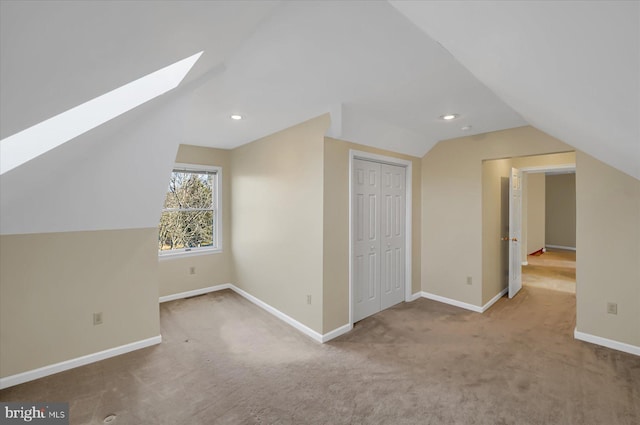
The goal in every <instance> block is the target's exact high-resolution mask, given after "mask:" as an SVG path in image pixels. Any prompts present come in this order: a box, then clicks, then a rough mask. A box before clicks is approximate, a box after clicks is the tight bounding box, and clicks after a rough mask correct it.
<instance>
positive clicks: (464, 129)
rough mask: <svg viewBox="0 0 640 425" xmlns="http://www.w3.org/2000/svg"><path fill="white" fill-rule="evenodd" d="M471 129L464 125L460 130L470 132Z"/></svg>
mask: <svg viewBox="0 0 640 425" xmlns="http://www.w3.org/2000/svg"><path fill="white" fill-rule="evenodd" d="M471 128H472V127H471V126H470V125H465V126H464V127H462V129H461V130H462V131H469V130H471Z"/></svg>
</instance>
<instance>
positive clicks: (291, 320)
mask: <svg viewBox="0 0 640 425" xmlns="http://www.w3.org/2000/svg"><path fill="white" fill-rule="evenodd" d="M231 289H232V290H233V291H234V292H236V293H237V294H238V295H241V296H243V297H244V298H246V299H247V300H249V301H251V302H252V303H254V304H255V305H257V306H258V307H260V308H262V309H263V310H266V311H267V312H269V313H271V314H273V315H274V316H276V317H277V318H278V319H280V320H282V321H283V322H285V323H287V324H289V325H291V326H293V327H294V328H296V329H297V330H299V331H300V332H302V333H303V334H305V335H308V336H310V337H311V338H313V339H315V340H316V341H318V342H323V341H322V334H320V333H319V332H316V331H314V330H313V329H311V328H310V327H308V326H307V325H304V324H302V323H300V322H298V321H297V320H296V319H294V318H293V317H291V316H288V315H286V314H284V313H283V312H281V311H280V310H278V309H277V308H274V307H272V306H270V305H269V304H267V303H265V302H264V301H262V300H261V299H259V298H256V297H254V296H253V295H251V294H250V293H248V292H246V291H244V290H242V289H240V288H238V287H237V286H235V285H231Z"/></svg>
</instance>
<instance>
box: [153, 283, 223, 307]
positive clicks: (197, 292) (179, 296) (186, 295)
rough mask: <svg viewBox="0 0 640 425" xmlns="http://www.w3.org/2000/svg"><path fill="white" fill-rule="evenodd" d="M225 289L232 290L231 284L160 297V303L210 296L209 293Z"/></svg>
mask: <svg viewBox="0 0 640 425" xmlns="http://www.w3.org/2000/svg"><path fill="white" fill-rule="evenodd" d="M223 289H231V284H230V283H224V284H222V285H215V286H208V287H206V288H200V289H194V290H192V291H186V292H180V293H178V294H172V295H165V296H164V297H160V299H159V301H160V302H161V303H165V302H167V301H174V300H179V299H182V298H189V297H195V296H198V295H202V294H208V293H209V292H215V291H221V290H223Z"/></svg>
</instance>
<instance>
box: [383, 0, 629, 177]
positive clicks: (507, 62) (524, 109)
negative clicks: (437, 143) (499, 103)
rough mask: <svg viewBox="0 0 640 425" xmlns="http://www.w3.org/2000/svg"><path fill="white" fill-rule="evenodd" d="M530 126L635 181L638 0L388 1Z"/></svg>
mask: <svg viewBox="0 0 640 425" xmlns="http://www.w3.org/2000/svg"><path fill="white" fill-rule="evenodd" d="M391 3H392V4H393V5H394V6H395V7H396V8H397V9H398V10H400V11H401V12H402V13H403V14H404V15H405V16H406V17H408V18H409V19H410V20H411V21H413V22H414V23H415V24H416V25H417V26H418V27H419V28H421V29H422V30H424V32H425V33H426V34H429V36H431V37H433V38H434V39H435V40H438V42H440V43H441V44H442V45H443V46H444V47H445V48H446V49H447V50H448V51H450V52H451V53H452V54H453V55H454V56H455V57H456V59H458V60H459V61H460V63H462V64H463V65H464V66H465V67H466V68H467V69H468V70H470V71H471V72H472V73H473V74H474V75H475V76H476V77H477V78H478V79H479V80H480V81H482V82H483V83H484V84H486V85H487V87H489V88H490V89H491V90H492V91H493V92H494V93H496V94H497V95H498V96H499V97H500V98H501V99H502V100H503V101H505V102H506V103H507V104H508V105H510V106H511V107H512V108H513V109H514V110H516V111H517V112H519V113H520V115H521V116H522V117H523V118H524V119H525V120H526V121H527V122H528V123H529V124H531V125H533V126H534V127H536V128H538V129H540V130H543V131H545V132H546V133H548V134H550V135H552V136H554V137H557V138H559V139H561V140H562V141H564V142H566V143H568V144H570V145H573V146H574V147H576V148H578V149H580V150H582V151H584V152H587V153H589V154H591V155H592V156H595V157H596V158H598V159H600V160H601V161H604V162H606V163H608V164H610V165H613V166H614V167H616V168H618V169H620V170H622V171H624V172H626V173H627V174H630V175H632V176H634V177H635V178H638V179H640V3H639V2H638V1H611V0H608V1H526V2H506V1H479V2H473V1H392V2H391Z"/></svg>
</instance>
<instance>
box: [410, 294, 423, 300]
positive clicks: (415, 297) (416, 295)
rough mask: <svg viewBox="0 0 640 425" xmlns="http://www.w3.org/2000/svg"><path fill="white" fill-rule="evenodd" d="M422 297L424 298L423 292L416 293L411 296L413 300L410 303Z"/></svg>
mask: <svg viewBox="0 0 640 425" xmlns="http://www.w3.org/2000/svg"><path fill="white" fill-rule="evenodd" d="M421 297H422V292H416V293H415V294H412V295H411V299H410V300H409V301H415V300H417V299H418V298H421Z"/></svg>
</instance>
